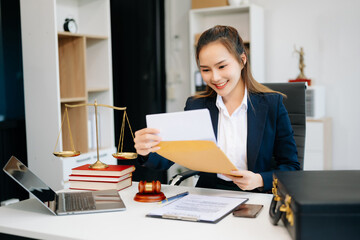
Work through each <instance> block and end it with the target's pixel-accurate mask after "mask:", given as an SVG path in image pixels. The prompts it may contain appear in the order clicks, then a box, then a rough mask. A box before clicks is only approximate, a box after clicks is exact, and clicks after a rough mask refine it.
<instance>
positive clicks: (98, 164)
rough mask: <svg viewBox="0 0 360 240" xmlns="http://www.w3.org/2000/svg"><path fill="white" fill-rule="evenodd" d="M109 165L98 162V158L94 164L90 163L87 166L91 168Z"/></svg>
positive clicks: (101, 167) (102, 167)
mask: <svg viewBox="0 0 360 240" xmlns="http://www.w3.org/2000/svg"><path fill="white" fill-rule="evenodd" d="M108 167H109V166H108V165H107V164H105V163H102V162H100V161H99V160H97V161H96V162H95V163H94V164H91V165H90V166H89V168H91V169H104V168H108Z"/></svg>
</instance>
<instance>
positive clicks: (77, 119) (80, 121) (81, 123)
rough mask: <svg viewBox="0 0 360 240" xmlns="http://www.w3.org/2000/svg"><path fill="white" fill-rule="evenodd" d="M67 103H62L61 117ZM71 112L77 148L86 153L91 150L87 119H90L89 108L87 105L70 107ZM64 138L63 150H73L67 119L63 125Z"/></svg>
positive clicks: (71, 125)
mask: <svg viewBox="0 0 360 240" xmlns="http://www.w3.org/2000/svg"><path fill="white" fill-rule="evenodd" d="M82 103H86V102H74V104H82ZM64 109H65V104H64V103H62V104H61V119H63V116H64ZM68 113H69V122H70V127H71V134H72V137H73V141H74V145H75V150H76V151H80V152H81V153H86V152H88V151H89V148H88V140H87V139H88V136H87V124H86V123H87V119H88V110H87V107H79V108H68ZM62 138H63V150H65V151H66V150H72V149H71V142H70V135H69V128H68V124H67V121H66V120H65V121H64V123H63V127H62Z"/></svg>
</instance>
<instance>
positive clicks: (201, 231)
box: [0, 183, 290, 240]
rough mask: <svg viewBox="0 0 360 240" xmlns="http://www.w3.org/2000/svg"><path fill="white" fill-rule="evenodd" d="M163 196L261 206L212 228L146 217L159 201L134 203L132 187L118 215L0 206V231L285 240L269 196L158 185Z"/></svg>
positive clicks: (32, 203)
mask: <svg viewBox="0 0 360 240" xmlns="http://www.w3.org/2000/svg"><path fill="white" fill-rule="evenodd" d="M162 191H163V192H164V194H165V195H166V196H168V197H170V196H173V195H175V194H178V193H181V192H184V191H189V192H190V193H193V194H204V195H219V196H234V195H237V196H241V197H246V198H249V201H248V203H257V204H263V205H264V208H263V210H262V211H261V212H260V214H259V216H258V217H257V218H254V219H249V218H238V217H234V216H232V215H228V216H227V217H225V218H224V219H222V220H221V221H220V222H218V223H217V224H210V223H198V222H185V221H178V220H169V219H156V218H149V217H145V215H146V214H147V213H148V212H150V210H151V209H154V208H157V207H160V206H161V205H160V204H158V203H139V202H135V201H134V200H133V197H134V196H135V194H136V192H137V183H133V186H132V187H131V188H128V189H125V190H122V191H120V195H121V197H122V199H123V200H124V202H125V205H126V207H127V209H126V210H125V211H123V212H112V213H94V214H82V215H68V216H54V215H52V214H51V213H50V212H48V210H47V209H45V208H44V207H43V206H42V205H41V204H40V203H39V202H38V201H37V200H36V199H28V200H25V201H22V202H19V203H15V204H12V205H8V206H4V207H0V232H2V233H6V234H13V235H19V236H25V237H30V238H36V239H146V240H151V239H156V240H159V239H171V240H174V239H205V240H206V239H216V240H219V239H277V240H280V239H290V235H289V234H288V232H287V230H286V229H285V227H283V226H282V225H279V226H273V225H272V224H271V223H270V220H269V213H268V211H269V206H270V202H271V198H272V195H270V194H260V193H244V192H235V191H223V190H212V189H202V188H192V187H182V186H169V185H163V186H162Z"/></svg>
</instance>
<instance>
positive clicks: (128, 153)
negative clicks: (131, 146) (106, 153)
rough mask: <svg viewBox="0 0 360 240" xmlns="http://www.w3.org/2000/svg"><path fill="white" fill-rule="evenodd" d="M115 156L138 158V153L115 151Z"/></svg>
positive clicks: (124, 158)
mask: <svg viewBox="0 0 360 240" xmlns="http://www.w3.org/2000/svg"><path fill="white" fill-rule="evenodd" d="M113 157H114V158H116V159H120V160H128V159H136V158H137V153H131V152H118V153H114V154H113Z"/></svg>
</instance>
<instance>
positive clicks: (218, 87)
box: [214, 80, 229, 89]
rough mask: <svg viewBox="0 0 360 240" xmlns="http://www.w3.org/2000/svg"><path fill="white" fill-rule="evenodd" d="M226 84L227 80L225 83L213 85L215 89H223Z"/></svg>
mask: <svg viewBox="0 0 360 240" xmlns="http://www.w3.org/2000/svg"><path fill="white" fill-rule="evenodd" d="M228 82H229V80H227V81H225V82H222V83H218V84H214V85H215V87H216V88H217V89H223V88H225V87H226V85H227V83H228Z"/></svg>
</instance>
